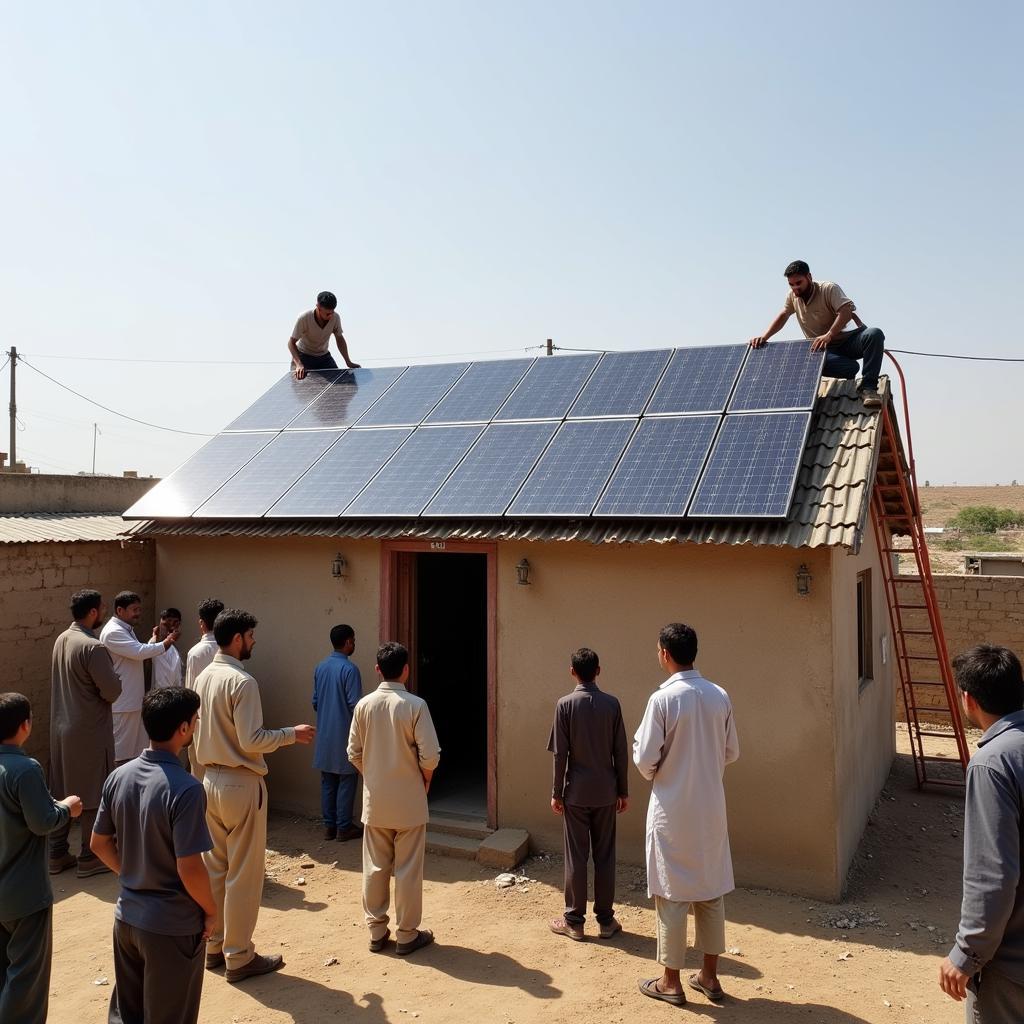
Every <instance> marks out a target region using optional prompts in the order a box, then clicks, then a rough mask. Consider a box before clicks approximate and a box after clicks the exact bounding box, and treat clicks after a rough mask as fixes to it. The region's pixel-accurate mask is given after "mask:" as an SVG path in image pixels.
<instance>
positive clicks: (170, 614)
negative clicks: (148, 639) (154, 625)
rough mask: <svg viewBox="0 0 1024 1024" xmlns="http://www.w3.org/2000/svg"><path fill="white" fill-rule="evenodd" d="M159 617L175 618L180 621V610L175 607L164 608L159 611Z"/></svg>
mask: <svg viewBox="0 0 1024 1024" xmlns="http://www.w3.org/2000/svg"><path fill="white" fill-rule="evenodd" d="M160 618H161V619H177V620H178V621H179V622H181V612H180V611H178V609H177V608H165V609H164V610H163V611H162V612H161V613H160Z"/></svg>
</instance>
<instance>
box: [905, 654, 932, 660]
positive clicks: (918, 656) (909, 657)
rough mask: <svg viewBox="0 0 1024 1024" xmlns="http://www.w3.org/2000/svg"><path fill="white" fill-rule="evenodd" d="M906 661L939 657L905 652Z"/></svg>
mask: <svg viewBox="0 0 1024 1024" xmlns="http://www.w3.org/2000/svg"><path fill="white" fill-rule="evenodd" d="M903 657H905V658H906V659H907V661H938V660H939V659H938V658H936V657H934V656H933V655H931V654H905V655H903Z"/></svg>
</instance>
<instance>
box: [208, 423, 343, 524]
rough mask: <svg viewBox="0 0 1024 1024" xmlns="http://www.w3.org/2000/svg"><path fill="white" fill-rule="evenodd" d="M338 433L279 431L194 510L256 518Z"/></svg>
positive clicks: (336, 437) (296, 478) (211, 514)
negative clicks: (208, 498) (207, 499)
mask: <svg viewBox="0 0 1024 1024" xmlns="http://www.w3.org/2000/svg"><path fill="white" fill-rule="evenodd" d="M340 436H341V434H340V431H336V430H302V431H299V430H294V431H293V430H289V431H285V432H283V433H281V434H278V435H277V437H275V438H274V440H273V441H271V442H270V444H268V445H267V447H266V448H264V449H263V450H262V451H261V452H259V453H258V454H257V455H256V456H255V458H253V460H252V461H251V462H248V463H247V464H246V465H244V466H243V467H242V468H241V469H240V470H239V471H238V472H237V473H236V474H235V475H234V476H233V477H232V478H231V479H230V480H229V481H228V482H227V483H226V484H225V485H224V486H223V487H222V488H221V489H220V490H219V491H217V493H216V494H214V495H213V497H212V498H210V500H209V501H207V502H206V503H205V504H204V505H202V506H201V507H200V509H199V511H197V512H196V513H195V516H197V517H203V516H210V517H211V518H216V519H225V518H227V519H255V518H257V517H258V516H262V515H263V514H264V513H265V512H266V511H267V509H269V508H270V506H271V505H273V504H274V502H275V501H277V499H278V498H280V497H281V495H282V494H284V492H285V491H287V490H288V488H289V487H291V485H292V484H293V483H295V481H296V480H298V478H299V477H300V476H302V474H303V473H305V472H306V470H307V469H308V468H309V467H310V465H311V464H312V463H314V462H315V461H316V460H317V459H319V458H320V456H321V455H323V453H324V452H325V451H327V449H328V448H330V446H331V445H332V444H334V442H335V441H337V439H338V438H339V437H340Z"/></svg>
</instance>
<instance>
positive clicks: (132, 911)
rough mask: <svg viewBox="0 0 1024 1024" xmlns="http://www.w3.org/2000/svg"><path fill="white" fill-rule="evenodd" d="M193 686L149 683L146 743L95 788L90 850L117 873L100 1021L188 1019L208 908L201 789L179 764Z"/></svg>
mask: <svg viewBox="0 0 1024 1024" xmlns="http://www.w3.org/2000/svg"><path fill="white" fill-rule="evenodd" d="M198 712H199V694H198V693H196V691H195V690H187V689H185V688H184V687H180V686H171V687H166V688H164V689H160V690H151V691H150V692H149V693H147V694H146V696H145V698H144V699H143V702H142V724H143V726H144V727H145V729H146V733H147V735H148V736H149V740H150V743H149V747H148V749H146V750H144V751H143V752H142V753H141V754H140V755H139V756H138V757H136V758H134V759H133V760H131V761H129V762H128V763H127V764H124V765H122V766H121V767H120V768H116V769H115V770H114V771H113V773H112V774H111V775H110V777H109V778H108V779H107V781H106V783H104V786H103V795H102V797H101V798H100V808H99V811H98V813H97V815H96V824H95V825H94V826H93V832H92V852H93V853H95V854H96V856H97V857H99V858H100V859H101V860H102V861H103V863H104V864H106V865H107V867H109V868H110V870H111V871H113V872H115V873H116V874H117V875H118V876H119V880H120V883H121V893H120V895H119V896H118V900H117V906H116V907H115V909H114V977H115V982H116V983H115V986H114V991H113V992H112V993H111V997H110V1011H109V1015H108V1017H107V1020H108V1024H143V1021H145V1024H196V1021H197V1020H198V1019H199V1000H200V997H201V996H202V992H203V967H204V955H205V953H206V940H207V938H208V937H209V935H210V932H211V931H212V930H213V928H214V925H215V924H216V916H217V910H216V906H215V904H214V902H213V892H212V890H211V888H210V877H209V875H208V874H207V872H206V867H205V865H204V864H203V857H202V855H203V854H204V853H206V852H207V851H208V850H210V849H211V848H212V847H213V842H212V841H211V839H210V832H209V829H208V828H207V825H206V792H205V790H204V789H203V785H202V783H201V782H199V780H198V779H195V778H193V777H192V776H191V775H189V773H188V772H187V771H185V769H184V768H182V766H181V762H180V761H179V760H178V755H179V754H180V753H181V751H182V750H183V749H184V748H185V747H186V746H188V744H189V743H191V742H192V734H193V733H194V732H195V728H196V722H197V721H198V719H199V714H198Z"/></svg>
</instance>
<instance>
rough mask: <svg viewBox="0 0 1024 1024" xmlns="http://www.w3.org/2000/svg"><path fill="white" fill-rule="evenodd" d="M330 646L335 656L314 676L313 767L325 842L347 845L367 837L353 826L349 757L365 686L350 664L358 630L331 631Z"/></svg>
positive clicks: (352, 780)
mask: <svg viewBox="0 0 1024 1024" xmlns="http://www.w3.org/2000/svg"><path fill="white" fill-rule="evenodd" d="M331 646H332V647H333V648H334V653H333V654H330V655H328V656H327V657H326V658H324V660H323V661H321V662H320V664H319V665H317V667H316V670H315V671H314V672H313V710H314V711H315V712H316V747H315V748H314V751H313V767H314V768H318V769H319V770H320V803H321V808H322V810H323V816H324V839H337V840H338V841H339V842H342V843H344V842H347V841H348V840H349V839H358V838H360V837H361V836H362V834H363V830H362V828H361V827H360V826H359V825H356V824H355V823H354V822H353V821H352V806H353V804H354V803H355V799H356V778H357V776H356V770H355V768H353V767H352V764H351V762H350V761H349V759H348V755H347V754H346V752H345V748H346V747H347V745H348V733H349V729H350V728H351V726H352V712H353V711H354V710H355V706H356V704H358V703H359V699H360V698H361V697H362V696H363V680H362V677H361V676H360V675H359V669H358V668H356V666H355V665H354V664H353V663H352V662H351V661H350V660H349V659H350V658H351V657H352V654H353V653H354V652H355V649H356V633H355V630H354V629H353V628H352V627H351V626H346V625H339V626H335V627H334V628H333V629H332V630H331Z"/></svg>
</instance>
